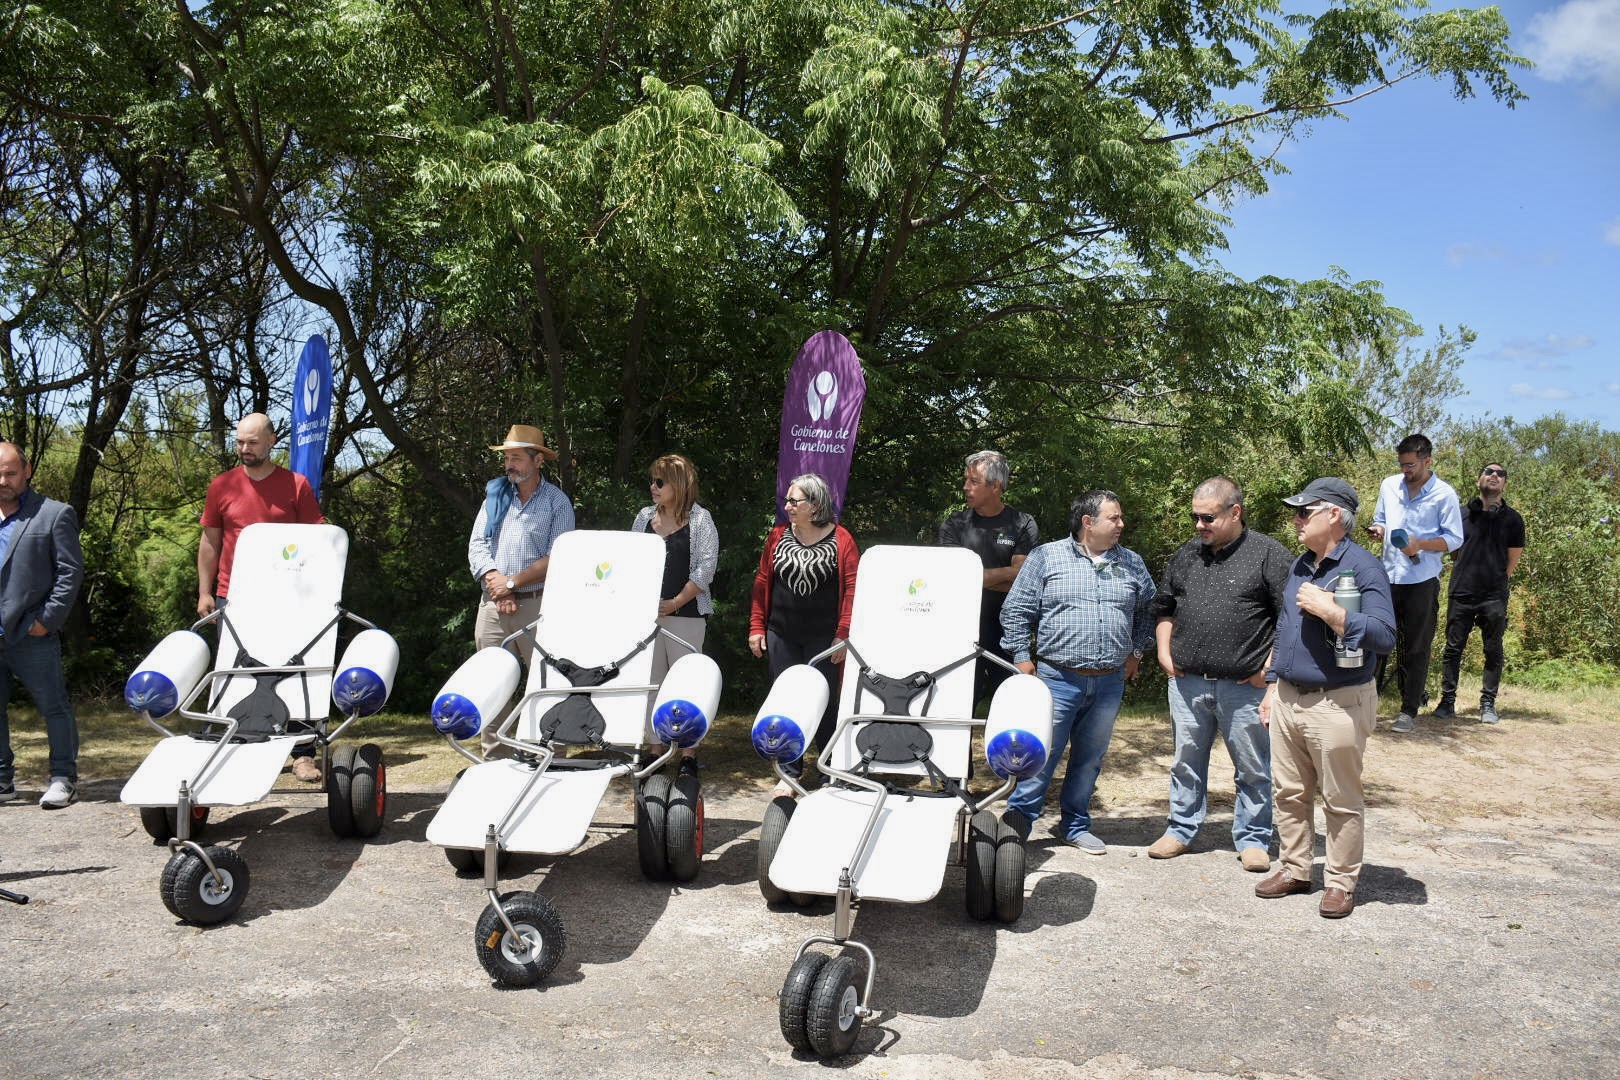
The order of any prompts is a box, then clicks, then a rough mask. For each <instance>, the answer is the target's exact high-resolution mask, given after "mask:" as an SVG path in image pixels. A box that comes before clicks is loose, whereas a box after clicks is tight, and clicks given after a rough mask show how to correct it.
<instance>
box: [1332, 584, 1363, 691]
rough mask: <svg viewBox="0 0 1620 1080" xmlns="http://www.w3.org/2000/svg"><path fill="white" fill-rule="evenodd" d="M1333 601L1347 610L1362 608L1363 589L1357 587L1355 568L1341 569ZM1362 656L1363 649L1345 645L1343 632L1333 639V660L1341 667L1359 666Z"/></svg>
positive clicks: (1334, 588) (1334, 589)
mask: <svg viewBox="0 0 1620 1080" xmlns="http://www.w3.org/2000/svg"><path fill="white" fill-rule="evenodd" d="M1333 602H1334V603H1335V604H1338V605H1339V606H1340V607H1342V608H1344V610H1346V611H1360V610H1361V590H1360V589H1358V588H1356V572H1355V571H1354V570H1340V571H1339V581H1338V584H1336V585H1334V587H1333ZM1362 657H1363V653H1362V650H1360V649H1349V648H1346V647H1345V644H1344V636H1343V635H1342V634H1341V635H1339V636H1338V637H1336V638H1334V639H1333V661H1334V663H1335V664H1337V665H1338V666H1339V667H1342V668H1358V667H1360V666H1361V661H1362Z"/></svg>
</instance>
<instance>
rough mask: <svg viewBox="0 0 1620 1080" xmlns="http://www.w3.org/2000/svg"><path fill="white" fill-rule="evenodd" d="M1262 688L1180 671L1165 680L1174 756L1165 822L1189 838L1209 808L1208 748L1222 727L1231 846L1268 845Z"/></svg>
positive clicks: (1185, 839)
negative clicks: (1229, 773)
mask: <svg viewBox="0 0 1620 1080" xmlns="http://www.w3.org/2000/svg"><path fill="white" fill-rule="evenodd" d="M1265 696H1266V692H1265V691H1264V690H1262V689H1259V688H1257V687H1253V686H1250V685H1249V684H1247V683H1241V682H1238V681H1237V680H1235V679H1206V678H1204V677H1203V676H1202V675H1183V676H1181V677H1180V678H1176V679H1171V680H1170V723H1171V727H1172V729H1173V730H1174V732H1175V737H1176V759H1175V763H1174V764H1173V765H1171V766H1170V827H1169V828H1168V829H1167V830H1166V831H1167V832H1169V833H1170V835H1171V836H1174V837H1175V838H1176V839H1177V840H1180V841H1181V842H1182V843H1183V844H1190V843H1192V839H1193V837H1194V836H1196V835H1198V826H1200V825H1202V824H1203V823H1204V815H1205V814H1207V813H1208V812H1209V752H1210V749H1211V748H1212V747H1214V745H1215V732H1216V731H1217V730H1218V731H1219V732H1220V733H1221V738H1222V740H1224V741H1225V743H1226V751H1227V753H1228V754H1230V755H1231V757H1232V767H1233V779H1234V780H1235V782H1236V784H1237V802H1236V804H1235V805H1234V807H1233V809H1232V846H1233V847H1235V848H1236V849H1237V850H1239V851H1242V850H1243V849H1244V848H1246V847H1257V848H1260V849H1262V850H1265V849H1269V848H1270V847H1271V834H1272V828H1271V735H1270V733H1269V732H1267V731H1266V728H1265V725H1263V724H1261V723H1260V699H1261V698H1263V697H1265Z"/></svg>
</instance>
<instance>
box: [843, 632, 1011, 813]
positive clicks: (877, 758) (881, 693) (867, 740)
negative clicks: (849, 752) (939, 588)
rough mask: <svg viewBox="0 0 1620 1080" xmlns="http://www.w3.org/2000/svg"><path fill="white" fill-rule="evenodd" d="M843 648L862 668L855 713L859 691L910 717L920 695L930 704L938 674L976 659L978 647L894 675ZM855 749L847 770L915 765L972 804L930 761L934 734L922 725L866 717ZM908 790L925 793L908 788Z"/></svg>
mask: <svg viewBox="0 0 1620 1080" xmlns="http://www.w3.org/2000/svg"><path fill="white" fill-rule="evenodd" d="M847 647H848V649H849V652H850V655H852V656H853V657H854V658H855V663H856V664H857V665H858V666H859V668H860V675H859V677H858V679H857V681H856V683H855V702H854V705H855V712H856V713H857V714H859V713H860V712H861V695H862V694H871V695H873V696H875V697H876V698H877V699H878V701H879V703H881V705H882V712H883V714H884V715H885V716H909V715H910V714H911V707H912V705H913V704H915V703H916V700H917V698H918V697H919V696H922V697H923V711H924V712H926V711H927V710H928V706H929V705H931V704H932V703H933V700H934V690H935V687H936V685H937V684H938V682H939V679H940V677H941V676H943V675H945V674H946V673H948V672H950V671H953V670H955V669H956V668H958V667H961V666H962V665H963V664H965V663H968V662H969V661H971V660H975V659H977V658H978V655H979V650H978V649H977V648H975V649H974V650H973V651H972V652H970V653H968V654H967V655H966V656H963V657H961V658H959V659H956V660H952V661H951V662H950V663H948V664H946V665H945V666H944V667H940V668H935V669H934V670H933V671H914V672H912V673H911V674H910V675H906V676H903V677H895V676H893V675H884V674H883V673H882V672H879V671H874V670H873V669H872V668H871V666H870V665H868V664H867V662H866V658H865V657H863V656H862V655H861V654H860V653H859V652H857V651H856V649H855V647H854V646H853V645H849V646H847ZM924 695H926V696H924ZM918 719H923V718H922V717H919V718H918ZM855 748H856V749H857V750H859V751H860V754H861V759H860V761H858V762H856V763H855V765H854V767H853V768H851V769H850V770H849V771H850V772H852V773H854V774H856V775H857V776H868V775H869V774H870V773H871V769H872V766H873V765H874V764H879V765H911V764H919V765H921V766H922V767H923V770H924V771H925V772H926V773H927V774H928V776H929V777H930V778H931V779H932V780H933V781H934V783H935V784H937V785H938V786H939V787H941V788H943V789H944V791H943V793H944V794H945V795H947V796H950V797H953V798H958V799H961V800H962V801H963V802H965V803H967V804H969V805H970V806H971V805H973V799H972V797H971V796H969V795H968V793H967V790H966V789H965V788H963V787H962V785H961V784H959V783H958V782H957V781H956V779H955V778H953V777H951V776H948V775H946V774H945V772H944V771H943V770H941V769H940V768H939V766H937V765H935V764H934V760H933V757H932V754H933V750H934V737H933V736H932V735H930V734H929V733H928V729H927V728H925V727H923V726H922V725H921V724H916V723H905V722H902V721H897V720H873V721H870V722H869V723H867V724H865V725H864V726H862V728H861V730H860V733H859V734H858V735H856V736H855ZM907 794H911V795H919V794H926V793H924V792H917V791H914V790H908V791H907Z"/></svg>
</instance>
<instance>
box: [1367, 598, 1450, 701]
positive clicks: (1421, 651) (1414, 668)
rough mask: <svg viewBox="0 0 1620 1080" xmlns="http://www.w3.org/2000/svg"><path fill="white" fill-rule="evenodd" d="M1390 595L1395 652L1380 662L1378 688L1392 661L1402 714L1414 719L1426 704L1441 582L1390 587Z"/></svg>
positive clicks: (1438, 615) (1438, 611)
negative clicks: (1393, 621) (1386, 668)
mask: <svg viewBox="0 0 1620 1080" xmlns="http://www.w3.org/2000/svg"><path fill="white" fill-rule="evenodd" d="M1389 592H1390V599H1391V600H1392V601H1393V602H1394V605H1395V651H1394V652H1393V653H1391V654H1389V656H1385V657H1381V658H1380V659H1379V661H1378V685H1379V686H1380V687H1382V686H1383V685H1384V681H1385V680H1384V669H1385V667H1386V666H1387V665H1388V664H1389V663H1390V661H1394V663H1395V678H1396V679H1398V680H1399V682H1400V688H1401V711H1402V712H1404V713H1409V714H1411V715H1412V716H1416V715H1417V714H1418V713H1419V712H1421V711H1422V709H1423V704H1424V702H1426V701H1428V700H1429V695H1428V688H1427V685H1426V684H1427V683H1428V681H1429V653H1430V651H1431V650H1432V649H1433V648H1434V629H1435V624H1436V623H1437V622H1438V621H1439V618H1440V579H1439V578H1430V579H1429V580H1428V581H1419V582H1417V583H1416V584H1414V585H1391V586H1390V587H1389Z"/></svg>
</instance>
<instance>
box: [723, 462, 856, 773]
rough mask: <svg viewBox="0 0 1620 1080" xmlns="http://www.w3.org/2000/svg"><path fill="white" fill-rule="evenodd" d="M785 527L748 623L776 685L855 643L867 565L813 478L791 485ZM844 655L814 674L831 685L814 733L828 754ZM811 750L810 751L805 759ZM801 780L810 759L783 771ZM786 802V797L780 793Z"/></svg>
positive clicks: (769, 542)
mask: <svg viewBox="0 0 1620 1080" xmlns="http://www.w3.org/2000/svg"><path fill="white" fill-rule="evenodd" d="M782 505H783V508H784V509H785V510H786V511H787V522H786V524H782V525H778V526H776V527H775V528H773V529H772V530H771V533H770V535H769V536H767V537H766V538H765V550H764V551H763V552H761V553H760V557H759V569H758V570H757V571H755V573H754V591H753V598H752V605H751V611H750V614H749V619H748V648H749V651H751V652H752V653H753V654H754V655H755V656H763V657H765V659H766V662H767V663H768V664H769V666H770V673H771V678H772V679H775V678H776V677H777V676H778V675H780V674H781V673H782V672H783V671H786V670H787V669H788V668H790V667H792V666H793V665H794V664H802V663H804V662H805V661H807V660H809V659H810V658H811V657H812V656H815V655H816V654H817V653H819V652H822V651H824V650H826V649H827V648H828V647H829V646H831V645H832V644H833V643H834V642H839V641H843V640H844V639H846V638H848V637H849V615H850V610H851V609H852V607H853V606H854V603H855V569H856V567H857V566H858V565H859V563H860V560H861V553H860V550H859V549H858V548H857V547H856V546H855V538H854V537H852V536H850V535H849V531H848V530H847V529H845V528H844V527H843V526H842V525H839V524H837V523H835V522H834V521H833V503H832V494H831V493H830V492H829V491H828V490H827V482H826V481H825V480H823V479H822V478H821V477H820V476H818V475H817V474H815V473H805V474H804V475H802V476H796V477H794V478H793V482H792V483H790V484H789V485H788V489H787V497H786V498H784V499H783V500H782ZM843 662H844V654H843V652H842V650H840V651H839V652H836V653H834V654H833V655H832V656H831V657H830V658H828V659H826V660H823V661H822V662H821V663H819V664H817V665H816V667H817V669H818V670H820V672H821V673H822V674H823V675H824V676H826V678H827V688H828V694H827V709H826V711H825V712H823V713H822V715H821V722H820V723H819V724H817V725H816V734H815V740H814V744H813V745H815V746H817V747H821V746H825V745H826V742H827V737H828V736H830V735H831V734H832V729H833V716H834V714H835V712H836V710H837V708H838V676H837V672H838V669H837V668H836V667H834V665H835V664H841V663H843ZM809 756H810V748H809V747H806V748H805V757H809ZM782 768H783V771H784V772H786V773H788V775H790V776H798V775H800V772H801V771H802V769H803V768H804V758H800V759H799V760H798V761H795V762H793V763H792V764H791V765H784V766H783V767H782ZM780 794H786V792H781V793H780Z"/></svg>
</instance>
